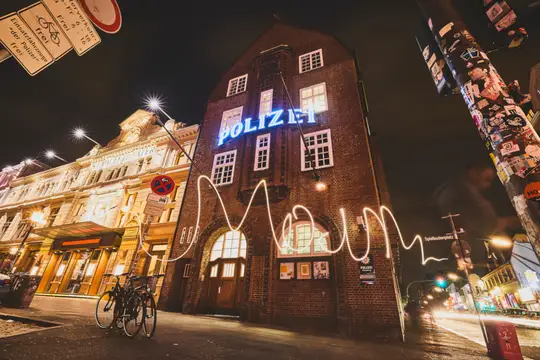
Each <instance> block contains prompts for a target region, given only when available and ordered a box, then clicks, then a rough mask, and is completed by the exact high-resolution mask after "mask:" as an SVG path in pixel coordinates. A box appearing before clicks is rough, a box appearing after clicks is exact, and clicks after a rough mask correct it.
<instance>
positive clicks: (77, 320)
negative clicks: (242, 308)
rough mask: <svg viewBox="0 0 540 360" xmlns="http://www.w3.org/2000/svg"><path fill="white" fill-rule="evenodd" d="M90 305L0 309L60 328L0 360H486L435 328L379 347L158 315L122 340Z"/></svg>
mask: <svg viewBox="0 0 540 360" xmlns="http://www.w3.org/2000/svg"><path fill="white" fill-rule="evenodd" d="M94 306H95V300H86V299H66V298H47V297H36V298H34V302H33V303H32V307H31V308H30V309H7V308H2V307H0V313H8V314H12V315H17V316H25V317H31V318H35V319H41V320H47V321H52V322H58V323H63V324H66V326H62V327H59V328H54V329H49V330H45V331H40V332H36V333H30V334H26V335H19V336H15V337H10V338H4V339H2V340H3V343H2V345H4V344H5V346H2V348H1V349H0V359H2V360H4V359H5V360H8V359H9V360H19V359H24V360H29V359H39V360H41V359H55V360H59V359H92V360H97V359H173V358H174V359H234V360H239V359H257V360H266V359H269V360H270V359H272V360H274V359H283V360H285V359H287V360H290V359H310V360H313V359H321V360H322V359H339V360H343V359H351V360H352V359H441V360H444V359H473V360H476V359H487V357H486V356H485V350H484V348H483V347H482V346H480V345H478V344H475V343H474V342H471V341H468V340H466V339H464V338H462V337H459V336H457V335H454V334H452V333H450V332H446V331H444V330H442V329H440V328H430V329H425V330H424V331H420V332H409V333H408V334H407V341H406V343H384V342H368V341H361V340H360V341H355V340H351V339H345V338H341V337H338V336H332V335H329V336H315V335H310V334H303V333H297V332H292V331H290V330H287V329H285V328H276V327H268V326H262V325H256V324H248V323H242V322H239V321H235V320H224V319H218V318H213V317H206V316H190V315H182V314H177V313H166V312H159V313H158V328H157V332H156V336H155V338H153V339H151V340H147V339H144V338H142V337H138V338H136V339H129V338H127V337H126V336H123V335H121V334H120V333H116V332H112V333H110V334H107V333H106V332H105V331H102V330H100V329H98V328H97V326H96V325H95V323H94V319H93V316H94Z"/></svg>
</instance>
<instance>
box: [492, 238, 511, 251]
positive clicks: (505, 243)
mask: <svg viewBox="0 0 540 360" xmlns="http://www.w3.org/2000/svg"><path fill="white" fill-rule="evenodd" d="M489 243H490V244H493V246H496V247H499V248H503V249H507V248H510V247H512V240H510V239H508V238H505V237H502V236H495V237H492V238H491V239H489Z"/></svg>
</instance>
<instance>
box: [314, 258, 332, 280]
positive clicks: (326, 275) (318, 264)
mask: <svg viewBox="0 0 540 360" xmlns="http://www.w3.org/2000/svg"><path fill="white" fill-rule="evenodd" d="M313 278H314V279H317V280H321V279H330V268H329V265H328V261H315V262H314V263H313Z"/></svg>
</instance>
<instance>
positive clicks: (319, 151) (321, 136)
mask: <svg viewBox="0 0 540 360" xmlns="http://www.w3.org/2000/svg"><path fill="white" fill-rule="evenodd" d="M304 138H305V143H306V144H307V147H308V150H309V151H308V150H306V147H305V145H304V141H302V138H300V146H301V148H302V154H304V156H303V159H302V171H307V170H311V169H312V168H313V165H312V162H313V161H314V162H315V167H316V168H317V169H321V168H326V167H331V166H334V155H333V151H332V136H331V132H330V129H328V130H322V131H317V132H313V133H309V134H305V135H304Z"/></svg>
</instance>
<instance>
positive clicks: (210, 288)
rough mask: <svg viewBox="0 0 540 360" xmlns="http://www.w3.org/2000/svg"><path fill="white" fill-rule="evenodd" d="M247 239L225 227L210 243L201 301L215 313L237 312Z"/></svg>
mask: <svg viewBox="0 0 540 360" xmlns="http://www.w3.org/2000/svg"><path fill="white" fill-rule="evenodd" d="M246 248H247V242H246V238H245V236H244V234H242V233H241V232H239V231H229V232H226V233H225V234H223V235H221V236H220V237H219V238H218V239H217V240H216V241H215V243H214V244H213V245H212V250H211V251H210V258H209V261H208V265H207V266H206V271H205V272H204V273H205V277H204V278H205V281H204V287H203V294H202V298H201V304H202V305H203V311H204V312H209V313H215V314H229V315H236V314H238V313H239V310H240V305H241V302H242V290H243V289H244V275H245V271H246Z"/></svg>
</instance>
